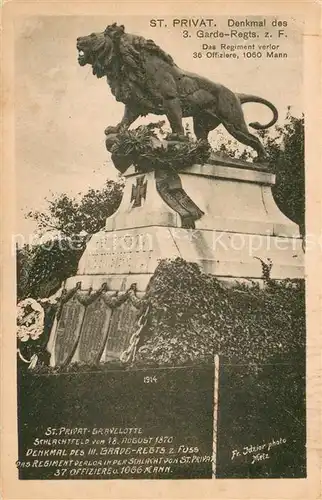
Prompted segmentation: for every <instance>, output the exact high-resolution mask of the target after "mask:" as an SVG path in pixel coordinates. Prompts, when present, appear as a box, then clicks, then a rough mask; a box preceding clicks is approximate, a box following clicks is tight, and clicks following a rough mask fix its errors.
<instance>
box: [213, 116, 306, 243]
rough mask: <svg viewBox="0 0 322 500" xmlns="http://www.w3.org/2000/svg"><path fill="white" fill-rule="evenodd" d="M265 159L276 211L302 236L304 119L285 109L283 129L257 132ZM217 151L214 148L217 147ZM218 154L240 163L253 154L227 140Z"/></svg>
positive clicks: (303, 216) (220, 147)
mask: <svg viewBox="0 0 322 500" xmlns="http://www.w3.org/2000/svg"><path fill="white" fill-rule="evenodd" d="M258 133H259V135H260V136H261V139H262V142H263V144H264V147H265V149H266V152H267V154H268V158H269V167H270V170H271V171H272V172H274V173H275V174H276V185H275V186H274V187H273V195H274V198H275V201H276V203H277V205H278V207H279V208H280V210H281V211H282V212H283V213H284V214H285V215H286V216H287V217H288V218H290V219H291V220H293V221H294V222H296V223H297V224H298V225H299V226H300V230H301V234H302V235H304V233H305V227H304V226H305V166H304V116H303V115H302V116H301V117H300V118H297V117H295V116H292V114H291V109H290V108H288V110H287V114H286V117H285V123H284V125H283V126H280V125H275V127H274V129H273V133H268V131H267V130H262V131H259V132H258ZM217 149H218V145H217ZM219 151H220V152H222V153H224V154H227V155H228V156H231V157H233V158H239V159H241V160H248V161H249V160H251V159H252V158H253V152H252V151H251V152H250V151H249V150H247V149H241V148H240V147H239V146H238V143H237V142H236V141H234V140H231V139H227V140H226V139H224V140H223V139H221V143H220V144H219Z"/></svg>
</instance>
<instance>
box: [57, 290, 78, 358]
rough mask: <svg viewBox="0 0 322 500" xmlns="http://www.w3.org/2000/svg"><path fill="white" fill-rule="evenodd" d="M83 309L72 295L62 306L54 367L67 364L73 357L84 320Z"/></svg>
mask: <svg viewBox="0 0 322 500" xmlns="http://www.w3.org/2000/svg"><path fill="white" fill-rule="evenodd" d="M84 313H85V307H84V306H83V305H82V304H81V303H80V302H79V301H78V299H77V296H76V295H74V296H73V297H72V298H71V299H70V300H69V301H67V302H66V303H65V304H64V305H63V306H62V311H61V315H60V318H59V320H58V323H57V333H56V343H55V360H56V365H59V366H61V365H64V364H67V363H68V362H69V361H70V360H71V359H72V357H73V354H74V352H75V349H76V347H77V344H78V340H79V336H80V331H81V327H82V323H83V319H84Z"/></svg>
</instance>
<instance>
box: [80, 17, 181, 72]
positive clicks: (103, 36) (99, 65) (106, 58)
mask: <svg viewBox="0 0 322 500" xmlns="http://www.w3.org/2000/svg"><path fill="white" fill-rule="evenodd" d="M76 46H77V50H78V62H79V64H80V65H81V66H85V65H86V64H90V65H91V66H92V67H93V74H94V75H96V76H97V77H98V78H101V77H102V76H104V75H108V73H109V72H112V73H113V74H114V76H115V73H119V72H120V68H121V67H122V68H124V70H125V72H127V73H131V74H132V73H133V72H134V73H141V74H140V78H141V77H142V71H143V73H144V67H145V60H144V58H145V54H146V53H149V54H154V55H156V56H158V57H160V58H162V59H163V60H164V61H166V62H167V63H168V64H173V60H172V57H171V56H170V55H169V54H166V53H165V52H164V51H163V50H162V49H161V48H160V47H158V45H156V44H155V43H154V42H153V40H146V39H145V38H143V37H141V36H136V35H131V34H129V33H125V29H124V26H123V25H120V26H118V25H117V24H116V23H114V24H111V25H109V26H107V28H106V29H105V30H104V31H103V32H102V33H92V34H91V35H88V36H82V37H79V38H77V44H76ZM123 76H124V75H123Z"/></svg>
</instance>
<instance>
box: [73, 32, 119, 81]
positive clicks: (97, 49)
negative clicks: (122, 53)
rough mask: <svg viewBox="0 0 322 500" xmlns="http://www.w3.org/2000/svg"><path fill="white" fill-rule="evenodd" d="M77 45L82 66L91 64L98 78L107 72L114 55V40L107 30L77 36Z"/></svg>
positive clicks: (79, 61)
mask: <svg viewBox="0 0 322 500" xmlns="http://www.w3.org/2000/svg"><path fill="white" fill-rule="evenodd" d="M76 47H77V50H78V63H79V64H80V66H85V65H86V64H90V65H91V66H92V67H93V74H94V75H96V76H97V77H98V78H101V77H102V76H104V75H105V74H106V70H107V68H108V67H109V66H110V64H111V59H112V57H113V40H112V38H111V37H110V36H108V34H107V33H106V30H105V31H103V32H102V33H92V34H91V35H87V36H81V37H79V38H77V44H76Z"/></svg>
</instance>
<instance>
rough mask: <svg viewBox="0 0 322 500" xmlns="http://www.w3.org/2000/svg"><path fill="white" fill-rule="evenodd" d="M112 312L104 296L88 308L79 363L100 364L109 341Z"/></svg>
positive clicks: (81, 338) (80, 345)
mask: <svg viewBox="0 0 322 500" xmlns="http://www.w3.org/2000/svg"><path fill="white" fill-rule="evenodd" d="M111 313H112V310H111V309H110V308H109V307H108V306H107V305H106V303H105V301H104V298H103V297H102V296H100V297H98V298H97V299H96V300H95V301H94V302H92V303H91V304H89V305H88V306H87V308H86V312H85V316H84V321H83V326H82V333H81V337H80V341H79V361H81V362H83V363H90V364H94V363H98V362H99V360H100V358H101V356H102V353H103V350H104V347H105V344H106V339H107V334H108V327H109V324H110V319H111Z"/></svg>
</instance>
